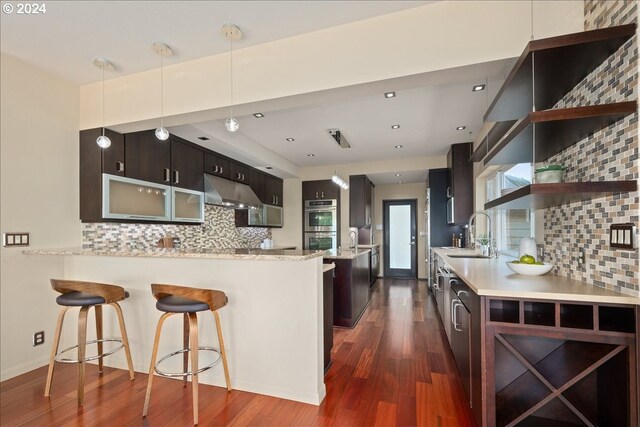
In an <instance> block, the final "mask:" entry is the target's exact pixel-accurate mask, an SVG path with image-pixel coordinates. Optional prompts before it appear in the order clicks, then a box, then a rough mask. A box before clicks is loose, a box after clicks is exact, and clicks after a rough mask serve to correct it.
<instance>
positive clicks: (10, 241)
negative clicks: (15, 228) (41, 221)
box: [2, 233, 30, 247]
mask: <svg viewBox="0 0 640 427" xmlns="http://www.w3.org/2000/svg"><path fill="white" fill-rule="evenodd" d="M29 240H30V238H29V233H3V234H2V246H4V247H10V246H29Z"/></svg>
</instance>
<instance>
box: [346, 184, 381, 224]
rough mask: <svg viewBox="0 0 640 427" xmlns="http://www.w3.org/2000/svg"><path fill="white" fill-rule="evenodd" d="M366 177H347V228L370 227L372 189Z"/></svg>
mask: <svg viewBox="0 0 640 427" xmlns="http://www.w3.org/2000/svg"><path fill="white" fill-rule="evenodd" d="M374 187H375V186H374V185H373V183H372V182H371V180H369V178H368V177H367V176H366V175H352V176H350V177H349V226H351V227H358V228H361V227H370V226H371V223H372V221H373V188H374Z"/></svg>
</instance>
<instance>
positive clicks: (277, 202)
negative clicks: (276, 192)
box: [276, 196, 280, 205]
mask: <svg viewBox="0 0 640 427" xmlns="http://www.w3.org/2000/svg"><path fill="white" fill-rule="evenodd" d="M279 204H280V197H278V196H276V205H279Z"/></svg>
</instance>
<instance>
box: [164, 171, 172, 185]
mask: <svg viewBox="0 0 640 427" xmlns="http://www.w3.org/2000/svg"><path fill="white" fill-rule="evenodd" d="M170 174H171V171H170V170H169V168H164V182H169V181H171V177H170Z"/></svg>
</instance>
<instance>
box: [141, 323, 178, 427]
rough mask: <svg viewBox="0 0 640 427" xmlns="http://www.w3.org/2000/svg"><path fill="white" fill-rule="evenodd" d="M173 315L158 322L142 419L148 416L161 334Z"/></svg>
mask: <svg viewBox="0 0 640 427" xmlns="http://www.w3.org/2000/svg"><path fill="white" fill-rule="evenodd" d="M172 314H173V313H165V314H163V315H162V316H160V319H159V320H158V326H157V327H156V336H155V338H154V340H153V351H152V352H151V364H150V365H149V379H148V381H147V393H146V395H145V397H144V409H143V410H142V417H143V418H144V417H146V416H147V411H148V410H149V400H150V399H151V384H152V383H153V376H154V375H153V368H154V367H155V365H156V357H157V356H158V344H160V332H162V324H163V323H164V321H165V320H166V319H167V317H169V316H171V315H172Z"/></svg>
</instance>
